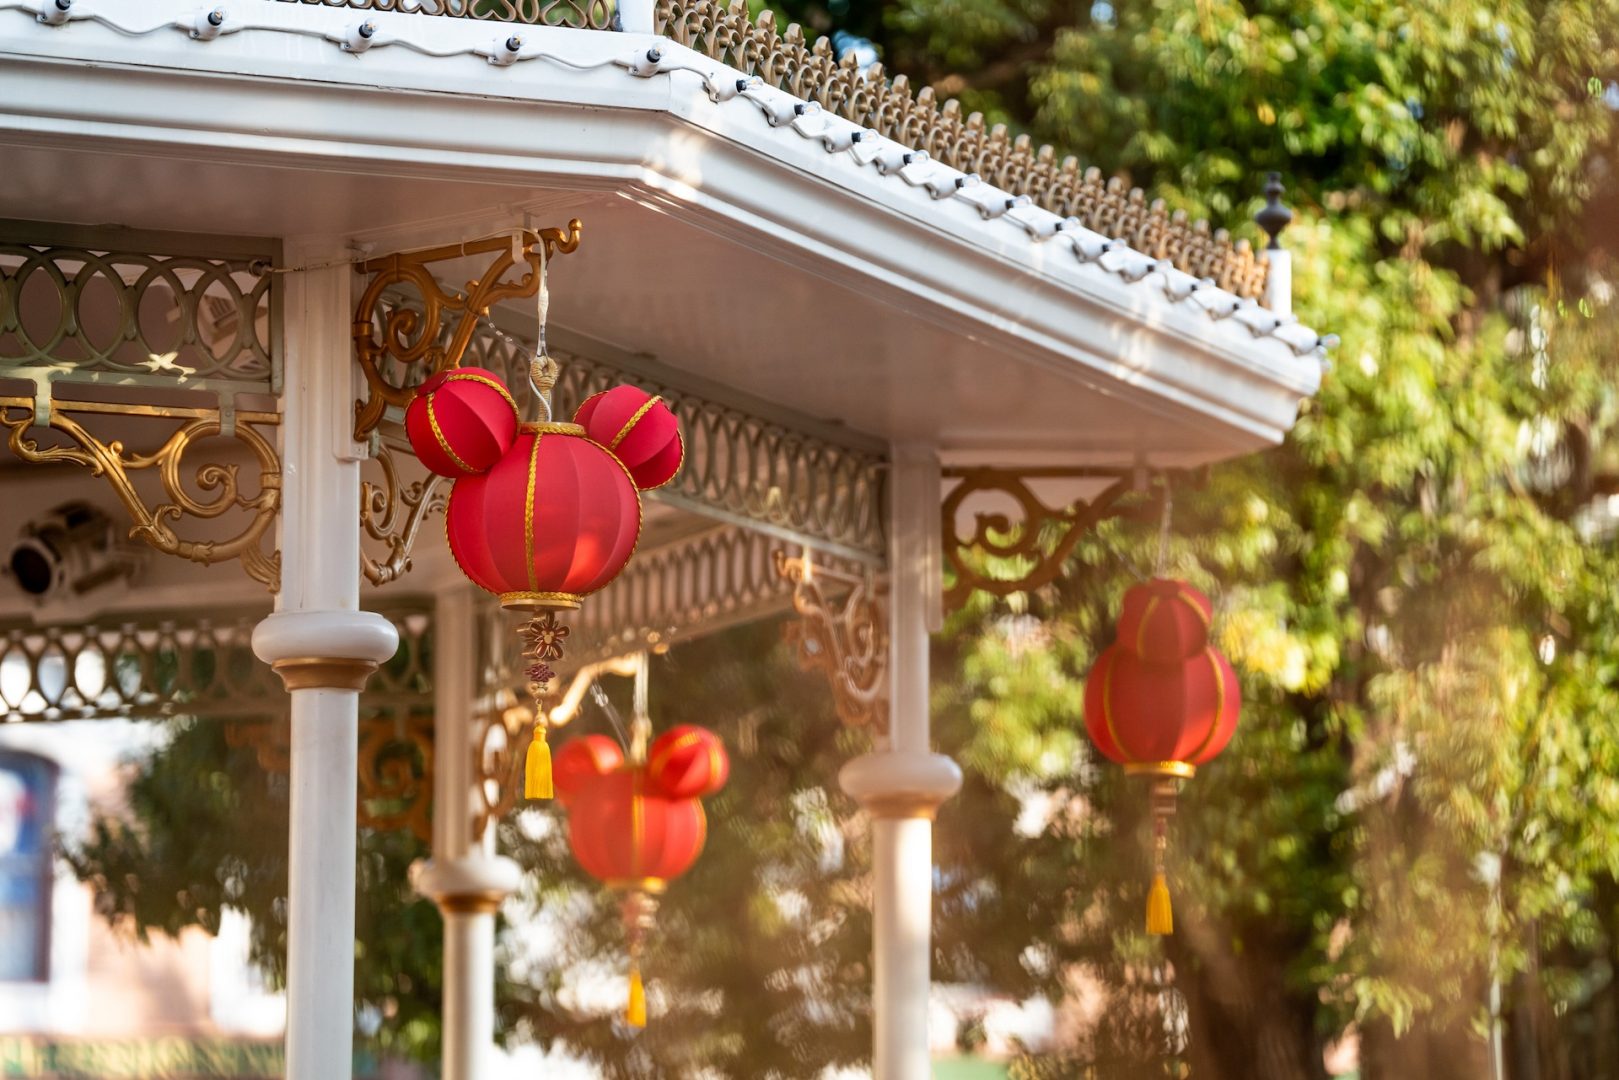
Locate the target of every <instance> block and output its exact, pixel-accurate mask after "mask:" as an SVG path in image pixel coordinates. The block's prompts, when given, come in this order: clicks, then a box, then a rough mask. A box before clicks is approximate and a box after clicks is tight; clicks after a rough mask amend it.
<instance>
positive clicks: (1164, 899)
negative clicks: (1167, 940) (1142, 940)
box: [1147, 871, 1175, 937]
mask: <svg viewBox="0 0 1619 1080" xmlns="http://www.w3.org/2000/svg"><path fill="white" fill-rule="evenodd" d="M1174 932H1175V913H1174V910H1173V909H1171V908H1170V906H1169V882H1168V881H1166V880H1164V875H1163V872H1162V871H1159V872H1158V873H1156V874H1154V875H1153V877H1152V888H1150V889H1148V890H1147V933H1149V934H1155V935H1157V936H1158V937H1167V936H1169V935H1170V934H1173V933H1174Z"/></svg>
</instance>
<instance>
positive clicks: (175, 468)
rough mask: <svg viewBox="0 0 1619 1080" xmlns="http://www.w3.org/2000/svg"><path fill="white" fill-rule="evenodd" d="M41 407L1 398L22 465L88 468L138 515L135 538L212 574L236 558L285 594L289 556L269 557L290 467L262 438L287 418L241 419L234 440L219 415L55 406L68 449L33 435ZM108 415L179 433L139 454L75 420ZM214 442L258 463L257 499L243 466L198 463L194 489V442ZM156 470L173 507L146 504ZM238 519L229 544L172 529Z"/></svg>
mask: <svg viewBox="0 0 1619 1080" xmlns="http://www.w3.org/2000/svg"><path fill="white" fill-rule="evenodd" d="M34 407H35V403H34V399H33V398H31V397H0V424H3V425H4V426H5V427H6V428H8V429H9V430H10V435H9V437H8V438H7V444H8V445H9V446H10V447H11V452H12V453H13V454H16V455H17V457H18V458H20V459H21V460H23V461H25V462H27V463H29V464H31V465H44V464H69V465H80V466H83V467H84V468H87V469H89V470H90V475H91V476H99V477H103V478H105V479H106V481H107V483H108V484H109V485H110V486H111V487H112V489H113V493H114V494H115V495H117V496H118V501H119V502H121V503H123V505H124V509H125V510H126V511H127V512H128V513H129V517H130V520H131V522H132V524H131V525H130V529H129V536H130V538H131V539H133V540H140V541H142V542H144V543H146V544H147V545H149V546H150V547H152V548H155V549H156V550H158V551H160V552H163V553H164V554H166V555H177V556H179V557H180V558H182V559H187V560H190V561H191V562H194V563H200V564H202V565H204V566H208V565H212V564H214V563H220V562H229V561H230V560H232V559H237V560H240V562H241V564H242V568H243V569H244V570H246V571H247V573H248V576H250V577H252V578H253V579H254V580H255V581H260V582H262V583H263V584H264V585H265V586H266V587H267V588H268V589H269V590H270V591H271V592H275V591H276V590H277V589H279V588H280V580H281V557H280V555H279V554H278V553H276V552H274V551H266V550H265V537H266V534H268V533H269V532H270V527H271V526H272V525H273V524H274V522H275V517H276V513H277V512H278V511H279V509H280V506H281V460H280V458H279V457H277V455H276V450H275V445H274V443H273V442H272V441H271V440H270V439H269V438H266V437H265V435H264V433H262V432H261V431H259V430H258V429H259V428H261V427H274V426H275V425H277V424H279V423H280V422H281V418H280V417H279V416H277V415H276V414H275V413H269V412H239V413H237V414H236V418H235V424H234V426H232V427H231V429H230V431H229V433H228V434H227V433H226V426H225V425H223V424H222V423H221V419H220V414H219V410H218V409H217V408H186V407H180V406H169V405H126V404H121V403H115V402H105V401H67V400H51V401H49V418H48V422H49V426H50V428H51V429H52V430H54V431H56V432H59V433H60V434H61V435H63V436H65V437H66V438H67V439H68V441H69V445H58V446H41V445H40V443H39V440H38V439H37V438H35V437H34V436H33V435H31V434H30V432H31V431H32V429H33V427H34V420H35V411H34ZM103 416H126V417H136V418H140V419H147V420H168V421H175V422H178V424H179V427H178V428H177V429H176V430H175V431H174V432H173V434H171V435H170V436H169V437H168V439H167V440H165V441H164V442H163V444H162V445H161V446H159V447H158V448H157V449H156V450H154V451H152V452H151V453H140V452H137V451H132V450H128V449H126V448H125V447H124V444H123V442H122V441H120V440H117V439H113V440H110V441H103V440H102V439H100V438H98V437H97V436H96V435H95V434H93V433H92V432H91V431H90V430H89V428H88V427H87V426H86V424H85V423H81V422H80V421H79V420H77V419H75V417H85V418H89V417H103ZM215 438H228V439H232V440H234V441H235V442H236V443H238V444H239V445H241V446H243V447H245V448H246V449H247V450H248V452H249V453H250V454H251V455H252V457H253V458H254V460H255V461H256V462H257V464H258V467H259V475H258V490H257V491H256V492H252V493H247V492H244V491H243V488H242V484H241V482H240V477H239V472H240V467H239V466H238V465H236V464H231V463H219V462H205V463H203V464H201V465H198V466H197V469H196V472H195V473H194V474H193V475H192V476H191V477H190V482H191V485H193V486H194V487H195V490H192V489H191V487H188V485H187V483H186V479H185V478H184V477H183V476H182V470H183V468H184V466H185V457H186V454H187V452H188V451H190V450H191V448H192V446H193V445H194V444H196V443H198V442H200V441H203V440H208V439H215ZM148 469H150V470H155V474H156V476H157V477H158V479H159V481H160V482H161V484H162V490H163V493H164V496H165V497H166V498H167V500H168V501H166V502H159V503H158V504H157V505H155V506H148V505H147V499H146V496H145V495H143V494H142V492H141V491H140V490H139V488H138V487H137V485H136V482H135V476H134V474H137V473H141V472H143V471H145V470H148ZM232 511H235V512H237V513H239V514H241V515H245V517H246V522H245V524H243V525H242V527H241V528H240V529H239V530H237V532H236V534H235V535H234V536H232V537H229V538H228V539H224V540H198V539H188V538H185V537H182V536H181V535H180V534H179V533H177V532H176V531H175V529H174V527H173V525H172V524H171V523H174V522H178V521H180V520H181V519H182V518H186V517H190V518H195V519H198V520H202V521H212V520H215V519H219V518H223V517H224V516H225V515H226V514H228V513H230V512H232ZM272 542H273V538H272Z"/></svg>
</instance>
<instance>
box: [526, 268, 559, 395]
mask: <svg viewBox="0 0 1619 1080" xmlns="http://www.w3.org/2000/svg"><path fill="white" fill-rule="evenodd" d="M538 252H539V256H540V284H539V287H538V288H536V289H535V290H534V319H535V322H536V323H537V324H538V329H537V330H536V331H535V344H534V362H533V363H531V364H529V366H528V383H529V385H530V386H532V387H533V388H534V397H535V400H537V401H538V402H539V403H540V408H541V409H542V410H543V411H544V413H545V415H544V416H542V417H540V419H541V421H543V422H545V423H550V422H551V387H552V386H554V385H555V384H556V377H557V376H556V362H555V361H553V360H552V359H551V357H550V354H549V353H548V352H547V351H546V348H545V320H546V317H547V316H548V315H549V314H550V311H551V284H550V276H551V271H550V267H549V265H548V264H547V262H546V258H545V242H544V241H541V242H540V245H539V248H538Z"/></svg>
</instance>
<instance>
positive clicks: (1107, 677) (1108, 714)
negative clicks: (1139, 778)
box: [1102, 659, 1141, 765]
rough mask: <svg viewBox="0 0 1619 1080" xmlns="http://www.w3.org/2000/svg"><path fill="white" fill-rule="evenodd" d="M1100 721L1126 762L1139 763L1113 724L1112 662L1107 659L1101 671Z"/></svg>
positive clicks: (1138, 759)
mask: <svg viewBox="0 0 1619 1080" xmlns="http://www.w3.org/2000/svg"><path fill="white" fill-rule="evenodd" d="M1102 723H1104V724H1106V725H1107V736H1108V738H1110V739H1112V740H1113V745H1114V746H1115V747H1117V748H1118V751H1119V753H1120V754H1121V755H1122V756H1123V757H1124V760H1125V763H1126V764H1131V765H1134V764H1139V762H1140V760H1141V759H1140V758H1138V757H1136V756H1135V755H1134V754H1133V753H1131V752H1130V749H1129V748H1128V747H1127V746H1125V745H1124V742H1123V740H1121V739H1120V738H1119V729H1118V728H1116V727H1114V726H1113V662H1112V660H1111V659H1110V660H1109V661H1108V665H1107V670H1106V671H1104V672H1102Z"/></svg>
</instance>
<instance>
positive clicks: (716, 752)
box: [646, 724, 731, 799]
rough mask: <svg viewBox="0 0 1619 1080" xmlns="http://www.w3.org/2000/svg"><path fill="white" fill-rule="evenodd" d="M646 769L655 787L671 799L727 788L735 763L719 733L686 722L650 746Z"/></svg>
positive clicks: (687, 797) (712, 792) (649, 782)
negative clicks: (732, 761)
mask: <svg viewBox="0 0 1619 1080" xmlns="http://www.w3.org/2000/svg"><path fill="white" fill-rule="evenodd" d="M646 772H647V783H648V785H649V786H650V788H651V790H653V791H655V792H657V793H659V794H661V795H663V796H664V797H666V798H670V799H696V798H701V797H702V796H704V795H712V794H714V792H716V791H718V790H719V789H720V788H722V787H724V786H725V780H726V778H727V777H728V776H729V775H730V772H731V764H730V760H729V759H728V758H727V757H726V756H725V746H724V744H722V743H721V742H720V739H719V736H718V735H715V734H714V733H713V732H712V731H709V730H708V729H707V728H700V727H698V726H697V725H695V724H682V725H680V726H679V727H674V728H670V729H669V730H668V731H666V732H664V733H663V734H662V735H659V736H658V737H657V739H655V740H654V741H653V743H652V745H651V746H650V747H648V748H647V765H646Z"/></svg>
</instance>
